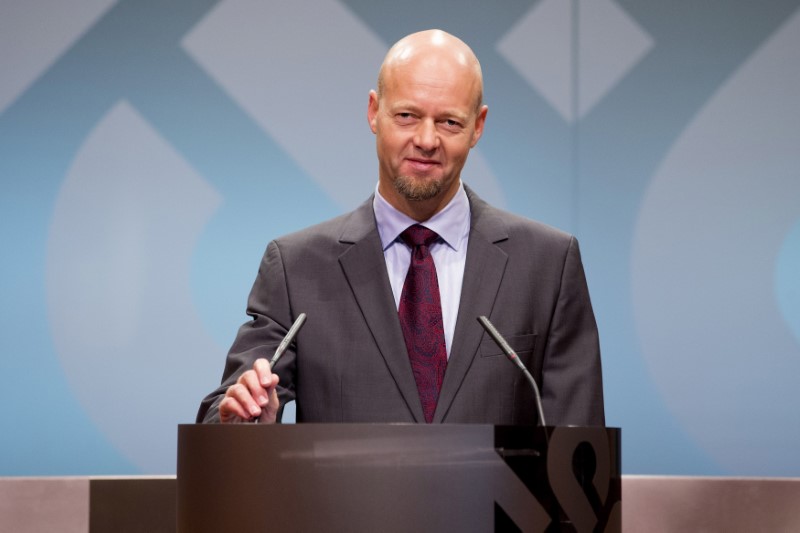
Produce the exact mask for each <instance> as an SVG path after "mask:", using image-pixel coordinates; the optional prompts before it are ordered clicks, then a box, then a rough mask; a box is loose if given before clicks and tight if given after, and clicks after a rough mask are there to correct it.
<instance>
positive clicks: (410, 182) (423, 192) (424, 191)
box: [394, 176, 442, 202]
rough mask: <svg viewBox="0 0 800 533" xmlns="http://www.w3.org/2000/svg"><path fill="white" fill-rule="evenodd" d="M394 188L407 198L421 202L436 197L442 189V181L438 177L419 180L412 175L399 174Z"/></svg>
mask: <svg viewBox="0 0 800 533" xmlns="http://www.w3.org/2000/svg"><path fill="white" fill-rule="evenodd" d="M394 188H395V189H397V192H399V193H400V194H402V195H403V196H404V197H405V198H406V199H407V200H411V201H412V202H420V201H423V200H430V199H431V198H434V197H435V196H436V195H437V194H439V192H441V190H442V181H441V180H438V179H430V180H418V179H416V178H412V177H410V176H397V177H396V178H395V179H394Z"/></svg>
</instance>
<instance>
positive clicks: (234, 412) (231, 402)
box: [219, 395, 252, 422]
mask: <svg viewBox="0 0 800 533" xmlns="http://www.w3.org/2000/svg"><path fill="white" fill-rule="evenodd" d="M251 416H252V415H250V414H249V413H248V412H247V410H246V409H245V407H244V406H243V405H242V404H241V403H240V402H239V401H238V400H237V399H236V398H234V397H232V396H227V395H226V396H225V397H224V398H223V399H222V401H221V402H220V404H219V419H220V421H221V422H234V421H242V420H248V419H250V418H251Z"/></svg>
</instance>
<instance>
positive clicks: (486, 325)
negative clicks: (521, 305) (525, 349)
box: [478, 316, 547, 426]
mask: <svg viewBox="0 0 800 533" xmlns="http://www.w3.org/2000/svg"><path fill="white" fill-rule="evenodd" d="M478 322H480V323H481V326H483V329H485V330H486V333H488V334H489V336H490V337H491V338H492V339H493V340H494V342H495V343H497V345H498V346H499V347H500V349H501V350H503V353H504V354H506V357H508V358H509V359H510V360H511V362H512V363H514V364H515V365H517V368H519V369H520V370H521V371H522V373H523V374H525V377H526V378H527V379H528V382H529V383H530V384H531V387H533V397H534V399H535V400H536V410H537V412H538V413H539V425H540V426H546V425H547V424H546V423H545V421H544V409H542V397H541V395H540V394H539V387H538V386H537V385H536V380H534V379H533V376H531V373H530V372H528V369H527V368H525V364H524V363H523V362H522V361H521V360H520V358H519V357H518V356H517V354H516V352H514V350H512V349H511V346H509V345H508V343H507V342H506V340H505V339H504V338H503V336H502V335H500V332H499V331H497V330H496V329H495V327H494V326H493V325H492V323H491V322H489V319H488V318H486V317H485V316H479V317H478Z"/></svg>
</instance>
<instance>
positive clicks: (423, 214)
mask: <svg viewBox="0 0 800 533" xmlns="http://www.w3.org/2000/svg"><path fill="white" fill-rule="evenodd" d="M460 184H461V182H460V181H459V182H457V183H456V186H455V187H453V188H452V190H448V191H445V192H443V193H442V194H440V195H437V196H435V197H433V198H430V199H428V200H410V199H408V198H406V197H405V196H403V195H401V194H400V193H398V192H397V190H395V189H394V188H393V187H391V186H388V187H384V184H383V183H379V184H378V191H379V192H380V193H381V196H383V198H384V199H385V200H386V201H387V202H388V203H389V205H391V206H392V207H394V208H395V209H397V210H398V211H400V212H401V213H403V214H404V215H407V216H409V217H411V218H413V219H414V220H416V221H417V222H425V221H426V220H428V219H430V218H431V217H433V215H435V214H436V213H438V212H439V211H441V210H442V209H444V208H445V207H446V206H447V204H449V203H450V200H452V199H453V196H455V195H456V192H458V189H459V187H460ZM387 188H391V190H388V191H387V190H386V189H387Z"/></svg>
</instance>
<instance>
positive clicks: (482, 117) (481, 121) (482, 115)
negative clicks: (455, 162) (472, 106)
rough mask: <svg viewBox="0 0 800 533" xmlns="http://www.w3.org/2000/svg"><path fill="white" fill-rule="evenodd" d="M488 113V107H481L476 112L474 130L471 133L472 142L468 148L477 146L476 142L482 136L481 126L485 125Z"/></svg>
mask: <svg viewBox="0 0 800 533" xmlns="http://www.w3.org/2000/svg"><path fill="white" fill-rule="evenodd" d="M488 112H489V106H485V105H482V106H481V108H480V110H479V111H478V116H476V117H475V130H474V131H473V132H472V142H471V143H470V145H469V147H470V148H474V147H475V145H476V144H478V140H479V139H480V138H481V135H483V126H484V125H485V124H486V114H487V113H488Z"/></svg>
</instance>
